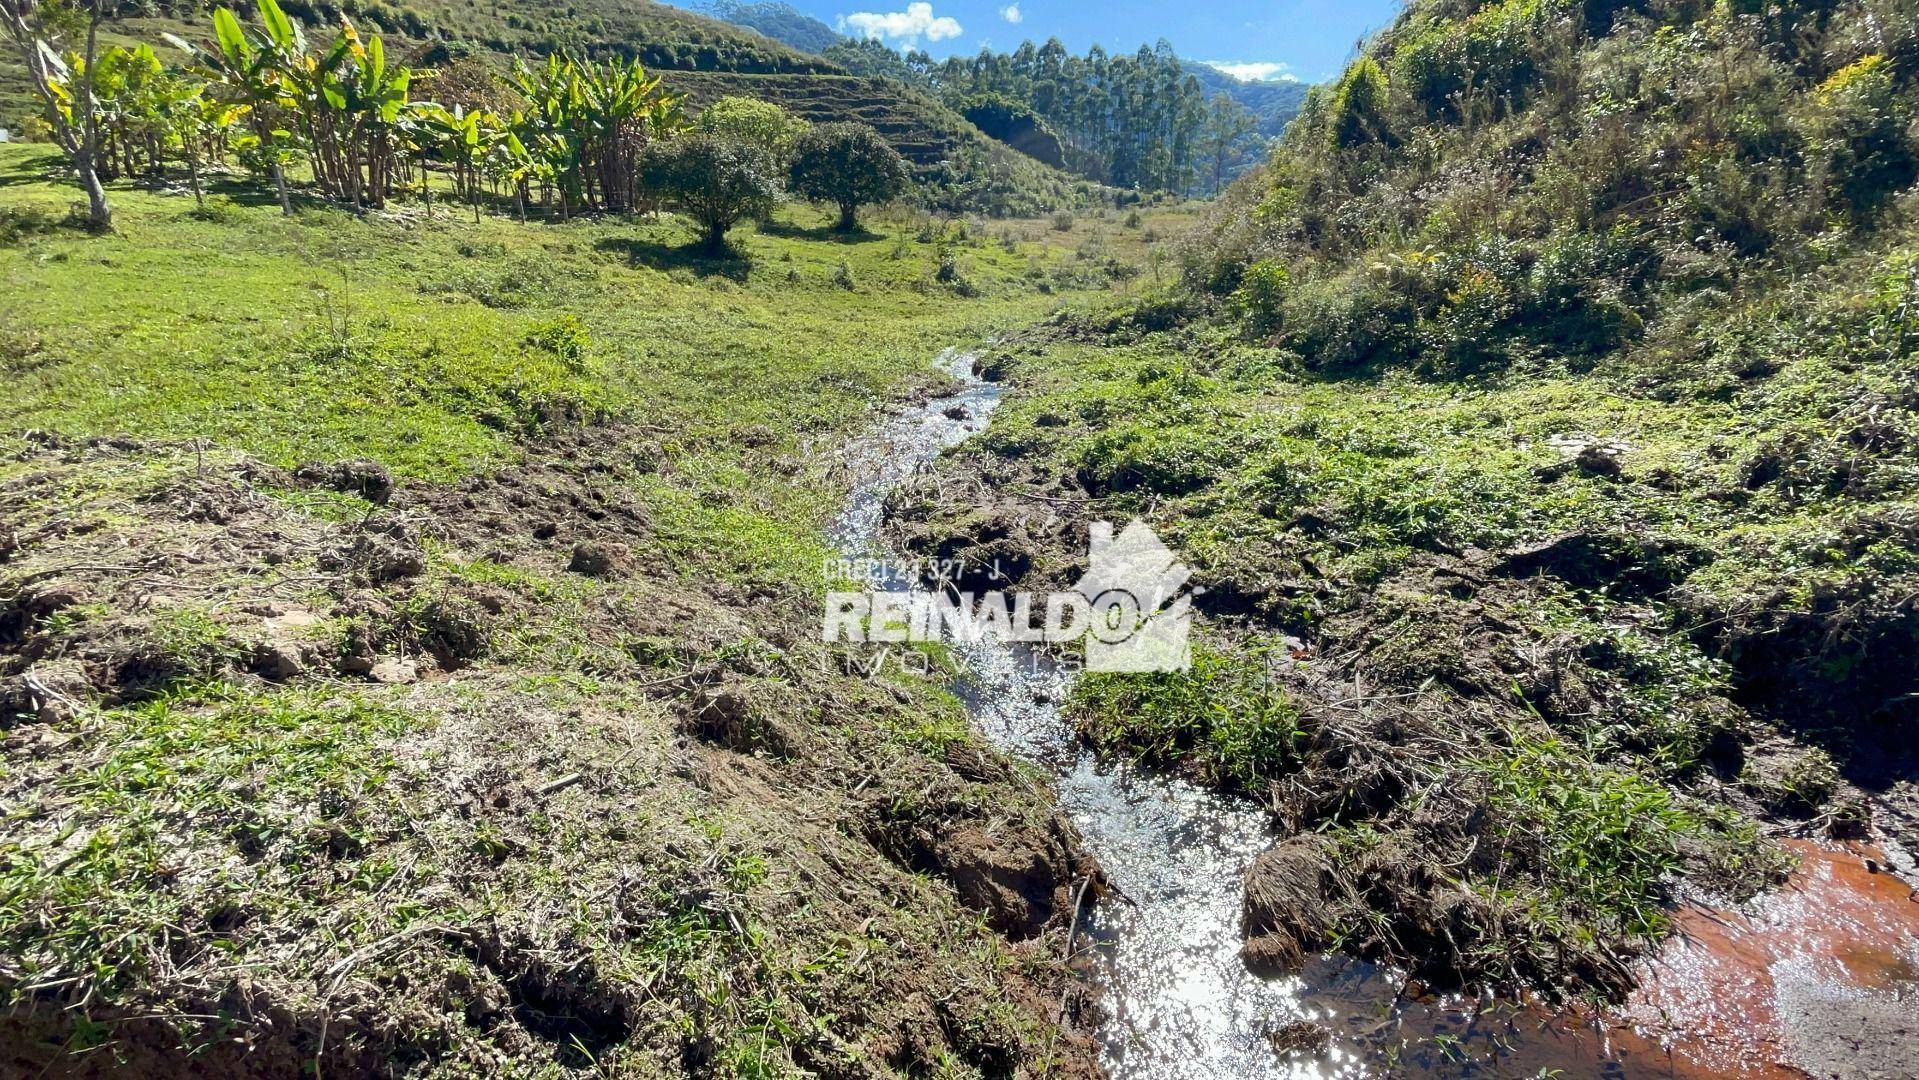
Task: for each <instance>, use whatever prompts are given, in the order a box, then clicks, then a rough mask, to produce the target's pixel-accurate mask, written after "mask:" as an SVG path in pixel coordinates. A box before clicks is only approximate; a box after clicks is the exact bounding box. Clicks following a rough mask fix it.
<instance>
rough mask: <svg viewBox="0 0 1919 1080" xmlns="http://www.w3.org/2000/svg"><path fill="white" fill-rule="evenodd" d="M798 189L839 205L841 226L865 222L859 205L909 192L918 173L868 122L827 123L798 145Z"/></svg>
mask: <svg viewBox="0 0 1919 1080" xmlns="http://www.w3.org/2000/svg"><path fill="white" fill-rule="evenodd" d="M791 182H792V188H793V193H794V194H795V195H798V196H800V197H801V198H803V199H812V200H814V201H815V202H826V203H832V204H834V205H836V206H838V207H839V210H840V220H839V228H840V229H842V230H851V229H853V228H856V227H857V226H858V225H859V218H858V214H859V208H860V207H861V206H866V205H871V204H873V203H884V202H891V201H892V200H894V199H897V198H899V197H900V196H901V195H904V194H905V193H906V189H907V186H908V185H909V184H910V183H911V182H912V176H911V174H910V173H908V172H907V168H906V162H905V160H904V159H903V158H901V157H900V155H899V152H898V151H896V150H894V149H893V148H892V147H891V146H888V145H887V144H886V140H884V139H882V138H880V137H879V133H878V132H876V131H874V130H873V129H872V128H870V127H867V126H866V125H864V124H823V125H821V126H819V127H816V128H814V129H812V130H811V131H808V132H806V133H805V134H804V135H801V136H800V137H799V139H798V141H797V142H796V143H795V145H794V149H793V165H792V169H791Z"/></svg>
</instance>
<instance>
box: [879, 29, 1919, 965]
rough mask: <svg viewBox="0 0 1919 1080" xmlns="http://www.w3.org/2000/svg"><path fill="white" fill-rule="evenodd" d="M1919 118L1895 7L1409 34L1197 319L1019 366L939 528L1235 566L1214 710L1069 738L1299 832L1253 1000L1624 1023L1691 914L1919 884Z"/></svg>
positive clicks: (1241, 232) (1254, 906) (1067, 333)
mask: <svg viewBox="0 0 1919 1080" xmlns="http://www.w3.org/2000/svg"><path fill="white" fill-rule="evenodd" d="M1916 77H1919V13H1916V12H1915V10H1914V8H1913V7H1912V5H1911V4H1910V3H1904V2H1899V0H1856V2H1846V3H1824V2H1812V3H1786V4H1774V5H1769V6H1762V5H1757V4H1743V3H1737V2H1735V3H1731V4H1718V5H1712V4H1704V3H1694V2H1690V0H1646V2H1634V3H1617V2H1599V3H1594V2H1587V3H1577V4H1575V3H1569V2H1560V0H1505V2H1498V3H1477V2H1472V0H1432V2H1419V3H1414V4H1412V5H1411V6H1410V7H1409V8H1408V10H1407V11H1406V12H1405V14H1404V15H1403V16H1402V17H1400V18H1399V19H1398V20H1397V21H1396V22H1395V23H1394V24H1393V26H1392V27H1390V28H1389V29H1388V30H1386V31H1385V32H1383V33H1382V34H1380V35H1379V36H1378V37H1377V39H1376V40H1374V41H1373V42H1371V44H1370V45H1369V46H1368V47H1367V48H1366V50H1365V51H1364V54H1363V55H1362V56H1361V57H1360V58H1359V59H1358V60H1356V61H1355V62H1354V63H1353V64H1352V65H1351V67H1349V68H1348V69H1347V70H1346V72H1345V73H1344V74H1343V75H1342V77H1341V78H1340V79H1339V81H1338V82H1337V84H1336V85H1332V86H1328V87H1323V88H1321V89H1319V90H1316V91H1315V92H1314V93H1313V94H1312V96H1311V97H1310V99H1309V100H1308V101H1307V103H1306V106H1305V109H1304V112H1303V114H1302V115H1301V118H1300V119H1299V120H1298V121H1297V122H1296V123H1295V124H1294V125H1293V127H1292V128H1291V129H1290V131H1289V132H1288V134H1287V137H1286V139H1285V141H1284V143H1283V145H1282V146H1281V147H1280V148H1279V149H1278V151H1277V152H1276V153H1275V154H1274V156H1273V157H1272V159H1271V161H1270V162H1268V163H1267V164H1266V165H1265V167H1264V168H1262V169H1261V170H1259V171H1258V172H1257V173H1256V174H1254V175H1251V176H1248V177H1247V178H1245V179H1243V180H1242V181H1241V182H1239V183H1238V184H1236V185H1235V186H1234V187H1233V188H1232V190H1231V191H1230V192H1229V193H1228V194H1227V195H1226V197H1225V198H1224V199H1222V200H1221V201H1220V202H1219V203H1218V204H1217V205H1216V206H1215V207H1214V208H1212V210H1211V211H1210V212H1209V214H1208V216H1207V219H1206V222H1205V225H1204V227H1203V228H1202V229H1200V230H1199V231H1198V232H1196V233H1195V234H1194V235H1193V236H1192V237H1190V238H1189V239H1188V240H1187V241H1186V243H1185V246H1184V248H1183V251H1184V254H1183V262H1184V266H1185V274H1186V283H1185V286H1184V287H1183V288H1181V289H1177V290H1172V291H1169V292H1167V293H1166V294H1165V295H1164V296H1163V297H1161V298H1160V299H1158V300H1155V301H1152V302H1147V303H1141V304H1138V305H1136V306H1135V307H1133V308H1132V309H1130V310H1129V311H1126V312H1123V313H1121V314H1119V315H1117V316H1115V317H1113V318H1110V319H1106V320H1097V321H1074V320H1067V321H1064V322H1062V323H1060V324H1059V325H1058V326H1057V327H1055V328H1052V329H1051V330H1049V331H1048V332H1046V333H1043V334H1038V335H1035V336H1033V337H1032V338H1031V339H1030V340H1029V341H1027V342H1026V343H1023V344H1018V345H1014V346H1013V347H1011V348H1010V349H1009V350H1008V352H1007V355H1006V356H1005V358H1004V360H1003V363H1004V365H1005V370H1006V371H1007V372H1008V374H1009V377H1010V378H1012V379H1013V380H1014V381H1015V382H1016V383H1018V384H1020V385H1021V386H1022V387H1024V388H1025V389H1024V393H1023V395H1022V396H1021V397H1020V399H1019V400H1018V401H1017V402H1016V403H1015V405H1014V406H1012V415H1011V416H1009V417H1006V418H1004V419H1002V421H1001V422H1000V423H999V424H998V425H996V427H995V430H994V431H993V432H991V433H989V435H988V436H987V438H986V439H985V440H984V441H983V443H982V444H980V445H978V446H976V447H974V448H973V449H971V450H969V451H967V452H965V454H964V461H963V463H962V464H960V465H957V466H955V469H954V475H953V476H951V477H948V478H947V481H946V485H945V487H944V488H943V489H942V490H944V491H946V492H947V493H948V494H947V498H948V500H949V501H950V500H951V494H950V493H951V491H952V485H953V484H954V483H955V482H959V483H962V484H963V483H965V482H966V481H968V480H969V479H970V480H972V481H975V482H976V483H977V486H976V487H973V488H969V489H968V490H971V491H973V492H974V494H975V495H976V497H977V498H979V499H980V500H983V501H985V502H988V503H990V504H991V505H993V506H994V507H995V509H994V510H993V511H992V514H991V517H990V520H993V521H995V522H997V525H996V526H995V530H994V531H993V532H992V533H990V534H984V535H993V536H996V537H1000V539H996V540H994V541H993V547H992V549H991V550H994V551H996V552H1003V551H1005V550H1006V549H1007V545H1008V544H1013V545H1015V546H1018V545H1021V544H1024V545H1029V547H1028V549H1027V550H1028V556H1027V557H1028V558H1029V559H1031V560H1033V561H1035V562H1036V564H1037V565H1038V566H1040V567H1041V570H1040V573H1041V574H1046V573H1058V574H1062V575H1066V576H1067V578H1068V579H1069V580H1070V575H1071V574H1073V573H1076V572H1077V571H1076V569H1075V567H1076V566H1077V565H1078V564H1077V563H1076V562H1075V561H1074V559H1075V558H1076V555H1075V552H1076V551H1077V550H1078V545H1079V543H1081V539H1080V538H1081V537H1082V536H1083V533H1082V532H1081V531H1080V526H1079V525H1078V524H1077V523H1073V522H1069V523H1067V524H1065V525H1062V524H1060V522H1059V517H1060V513H1059V508H1060V507H1061V506H1068V507H1080V508H1082V509H1081V510H1080V511H1079V514H1080V517H1081V518H1082V519H1083V518H1085V517H1089V516H1092V515H1094V514H1097V515H1098V516H1099V517H1101V518H1113V517H1119V518H1124V517H1126V516H1128V515H1132V514H1140V515H1144V516H1145V517H1146V518H1147V519H1148V520H1149V521H1151V523H1152V524H1153V525H1154V527H1155V528H1157V529H1160V530H1161V534H1162V535H1170V536H1171V537H1173V538H1174V539H1172V540H1170V541H1169V543H1172V544H1173V545H1174V546H1175V547H1177V548H1178V549H1179V550H1181V551H1182V552H1183V553H1184V554H1186V555H1187V556H1188V557H1189V558H1191V559H1192V561H1193V562H1194V564H1195V565H1196V567H1198V568H1199V571H1198V576H1199V580H1200V582H1201V583H1202V584H1203V585H1205V586H1206V588H1207V589H1208V590H1209V591H1208V592H1206V593H1205V594H1204V595H1203V596H1202V597H1201V598H1200V599H1199V601H1198V603H1199V604H1200V606H1201V607H1202V609H1203V610H1204V611H1206V612H1207V613H1208V615H1209V616H1210V619H1209V620H1208V621H1207V623H1206V629H1205V631H1204V638H1205V640H1204V643H1203V645H1202V646H1201V647H1200V650H1199V653H1198V664H1197V666H1196V668H1195V670H1194V672H1193V673H1191V674H1189V675H1179V676H1153V677H1131V676H1117V677H1104V676H1100V677H1093V678H1088V679H1086V680H1084V681H1083V682H1082V683H1081V686H1080V693H1079V698H1078V701H1077V705H1076V708H1077V711H1078V715H1079V717H1080V723H1081V726H1082V730H1083V732H1084V733H1085V734H1086V735H1087V737H1089V738H1091V739H1093V740H1095V741H1096V742H1098V743H1099V744H1100V745H1102V746H1105V747H1107V748H1109V749H1111V750H1112V751H1114V752H1118V753H1126V754H1131V755H1136V756H1139V757H1143V758H1146V759H1148V760H1152V761H1157V762H1160V763H1162V764H1165V765H1169V766H1171V767H1174V768H1177V769H1182V770H1186V771H1188V772H1189V773H1190V774H1192V775H1196V776H1199V777H1203V778H1206V779H1208V780H1209V781H1211V782H1213V783H1215V784H1217V785H1220V786H1223V787H1225V788H1228V789H1234V790H1240V791H1244V792H1247V793H1249V794H1251V795H1253V796H1255V797H1258V798H1260V799H1263V800H1265V801H1266V802H1267V804H1268V805H1269V806H1270V807H1271V809H1272V812H1273V814H1274V816H1275V818H1276V820H1277V821H1278V823H1279V824H1280V826H1281V827H1282V829H1283V830H1285V831H1286V832H1287V833H1289V834H1290V833H1297V834H1298V836H1297V838H1295V839H1293V840H1289V841H1287V842H1285V843H1284V844H1282V845H1281V846H1280V847H1279V848H1276V849H1275V850H1274V852H1272V853H1270V855H1269V857H1268V859H1267V860H1266V861H1265V862H1264V863H1263V864H1262V867H1263V869H1261V868H1256V869H1255V872H1254V876H1253V878H1252V879H1250V880H1249V884H1248V894H1247V895H1248V900H1247V902H1248V909H1247V910H1248V918H1249V920H1250V922H1249V926H1250V929H1251V930H1252V931H1253V932H1254V934H1255V938H1254V941H1253V942H1252V943H1251V944H1249V946H1248V958H1249V960H1253V961H1255V962H1265V963H1277V964H1279V966H1282V967H1283V966H1285V963H1286V961H1285V958H1286V957H1289V956H1296V955H1297V952H1298V950H1299V949H1301V948H1304V949H1305V950H1307V951H1308V952H1311V951H1312V950H1314V949H1318V948H1324V947H1326V946H1327V945H1329V944H1331V943H1338V944H1339V945H1340V946H1341V947H1343V948H1348V949H1358V950H1361V951H1363V952H1367V953H1369V954H1374V955H1383V956H1389V957H1395V958H1398V959H1400V960H1402V961H1404V962H1407V963H1410V964H1412V965H1413V966H1414V967H1415V970H1417V971H1419V972H1420V973H1422V974H1423V975H1425V976H1427V977H1430V978H1435V979H1441V980H1445V981H1453V982H1456V981H1461V980H1463V981H1465V982H1467V983H1470V984H1488V983H1490V984H1495V985H1501V986H1505V987H1508V988H1522V987H1523V988H1530V989H1532V990H1534V991H1540V992H1545V993H1548V994H1564V993H1569V992H1577V991H1579V990H1581V989H1590V988H1598V989H1600V990H1601V991H1603V992H1605V993H1609V994H1619V993H1624V992H1625V991H1626V989H1627V988H1628V987H1629V986H1630V984H1631V983H1632V981H1633V980H1634V978H1635V975H1634V974H1633V969H1632V968H1631V967H1630V965H1629V960H1630V957H1631V955H1632V953H1633V950H1635V949H1637V948H1644V947H1646V946H1647V943H1648V942H1649V941H1650V940H1653V939H1656V938H1657V937H1658V936H1659V935H1660V934H1662V933H1663V932H1664V931H1665V929H1666V927H1667V926H1668V923H1667V918H1668V912H1669V909H1668V906H1667V905H1668V904H1669V903H1670V902H1671V901H1672V900H1673V898H1674V896H1675V895H1676V893H1675V887H1674V885H1673V881H1674V878H1675V877H1676V876H1687V877H1690V878H1691V880H1692V881H1694V882H1695V883H1698V882H1709V883H1714V884H1715V886H1716V887H1718V888H1722V889H1730V890H1732V891H1733V892H1735V893H1738V892H1740V891H1742V890H1743V891H1750V890H1754V889H1759V888H1762V887H1764V886H1765V885H1766V884H1767V883H1768V882H1769V881H1771V880H1773V878H1772V874H1773V872H1774V870H1775V869H1776V868H1777V867H1778V866H1779V863H1778V861H1777V860H1776V857H1775V854H1774V853H1773V851H1772V849H1771V847H1770V845H1769V842H1768V840H1767V838H1768V837H1774V836H1781V835H1799V836H1826V837H1867V836H1871V837H1879V838H1888V839H1892V840H1894V841H1897V842H1903V843H1904V844H1905V845H1908V846H1910V845H1913V844H1915V843H1919V789H1915V786H1914V776H1915V770H1916V769H1919V758H1916V757H1915V756H1914V751H1913V741H1912V738H1911V732H1912V730H1913V727H1912V725H1913V724H1914V722H1915V711H1914V710H1915V706H1914V701H1915V696H1914V695H1915V691H1919V677H1916V676H1915V672H1919V608H1916V606H1915V601H1914V597H1915V595H1919V558H1915V550H1919V548H1916V547H1915V541H1916V539H1919V532H1915V528H1919V435H1915V433H1916V432H1919V368H1915V365H1914V356H1915V350H1919V322H1916V321H1915V312H1916V311H1919V235H1916V234H1915V224H1914V216H1913V215H1914V212H1915V210H1919V205H1915V202H1914V200H1915V196H1914V194H1913V192H1912V185H1913V182H1914V178H1915V170H1916V168H1919V156H1916V154H1919V139H1916V138H1915V130H1914V119H1915V112H1914V101H1915V78H1916ZM1023 492H1031V493H1033V494H1032V495H1031V496H1025V495H1022V494H1021V493H1023ZM963 501H964V500H962V502H963ZM968 514H969V515H970V516H969V517H967V518H966V519H965V521H964V522H957V523H956V522H952V521H949V520H948V519H946V518H944V517H943V516H942V514H941V513H940V512H939V511H938V510H937V508H935V507H933V506H930V505H927V506H919V507H914V508H911V509H910V510H909V513H908V520H909V525H908V526H907V533H908V535H909V536H917V537H919V538H920V542H922V543H925V544H928V545H933V546H929V547H928V550H939V551H942V552H949V551H953V550H956V549H964V548H965V544H964V543H963V542H961V541H963V539H964V537H966V536H978V535H982V534H981V533H980V532H979V529H980V526H979V525H978V524H977V522H979V521H981V520H982V518H981V514H982V511H981V510H979V509H978V508H977V507H974V508H971V509H969V511H968ZM1009 532H1010V535H1012V536H1013V537H1014V540H1011V541H1009V540H1007V539H1004V537H1006V536H1007V535H1008V534H1009ZM953 536H958V537H959V538H961V540H960V541H956V540H954V539H951V537H953ZM929 537H931V538H933V539H928V538H929ZM1250 671H1265V672H1270V673H1275V677H1276V678H1277V685H1273V684H1270V683H1268V682H1266V681H1264V680H1261V679H1259V678H1256V677H1252V676H1249V675H1248V674H1247V673H1248V672H1250ZM1262 874H1264V875H1267V876H1264V877H1262Z"/></svg>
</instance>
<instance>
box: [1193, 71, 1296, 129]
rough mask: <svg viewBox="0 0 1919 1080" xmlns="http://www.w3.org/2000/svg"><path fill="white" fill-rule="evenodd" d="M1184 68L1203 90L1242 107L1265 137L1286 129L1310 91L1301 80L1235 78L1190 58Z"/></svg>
mask: <svg viewBox="0 0 1919 1080" xmlns="http://www.w3.org/2000/svg"><path fill="white" fill-rule="evenodd" d="M1185 67H1186V73H1187V74H1189V75H1191V76H1192V77H1193V78H1195V79H1198V80H1199V85H1201V86H1203V87H1205V88H1206V92H1207V93H1209V94H1225V95H1226V96H1227V97H1229V98H1232V99H1233V100H1234V101H1237V102H1239V103H1240V104H1241V105H1244V106H1246V108H1247V109H1248V110H1249V111H1251V112H1252V114H1253V116H1254V117H1255V118H1256V119H1257V120H1258V121H1259V133H1260V134H1261V135H1264V136H1266V137H1267V138H1269V139H1270V138H1275V137H1277V136H1278V135H1279V134H1280V133H1281V132H1283V131H1285V130H1286V125H1287V124H1290V123H1292V122H1293V117H1295V116H1298V115H1299V110H1300V108H1301V107H1302V106H1304V105H1305V104H1306V95H1307V93H1309V92H1310V91H1311V90H1312V87H1310V86H1308V85H1306V84H1305V83H1296V82H1263V81H1262V82H1256V81H1253V80H1249V79H1235V78H1234V77H1232V76H1231V75H1228V74H1226V73H1225V72H1223V71H1220V70H1219V69H1217V68H1211V67H1208V66H1206V65H1205V64H1201V63H1196V62H1191V61H1189V62H1187V64H1186V65H1185Z"/></svg>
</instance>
